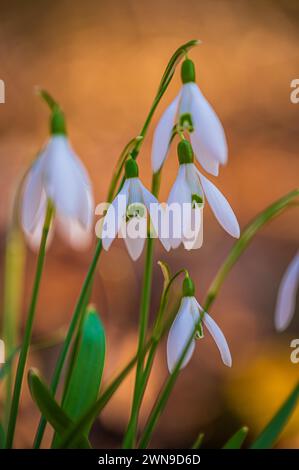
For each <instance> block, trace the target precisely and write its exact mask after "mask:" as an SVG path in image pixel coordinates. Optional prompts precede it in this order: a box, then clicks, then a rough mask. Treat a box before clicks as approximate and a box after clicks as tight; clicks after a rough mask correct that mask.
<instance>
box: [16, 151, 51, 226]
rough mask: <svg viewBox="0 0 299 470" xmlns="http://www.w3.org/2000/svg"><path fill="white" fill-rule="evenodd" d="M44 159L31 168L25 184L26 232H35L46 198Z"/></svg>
mask: <svg viewBox="0 0 299 470" xmlns="http://www.w3.org/2000/svg"><path fill="white" fill-rule="evenodd" d="M42 172H43V158H41V156H39V157H38V158H37V160H36V161H35V162H34V163H33V165H32V167H31V168H30V170H29V172H28V174H27V177H26V179H25V183H24V190H23V199H22V213H21V219H22V220H21V221H22V226H23V228H24V230H25V231H26V232H31V231H32V230H34V228H35V226H36V224H37V222H38V212H39V209H40V208H41V206H42V205H43V203H44V201H45V199H46V197H45V194H44V189H43V173H42Z"/></svg>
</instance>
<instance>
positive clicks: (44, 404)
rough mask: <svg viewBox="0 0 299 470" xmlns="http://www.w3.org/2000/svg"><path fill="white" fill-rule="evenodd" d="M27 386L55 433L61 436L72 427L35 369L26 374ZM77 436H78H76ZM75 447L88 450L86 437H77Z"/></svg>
mask: <svg viewBox="0 0 299 470" xmlns="http://www.w3.org/2000/svg"><path fill="white" fill-rule="evenodd" d="M28 384H29V389H30V393H31V396H32V398H33V400H34V401H35V403H36V404H37V406H38V408H39V409H40V411H41V412H42V414H43V415H44V416H45V417H46V419H47V421H48V422H49V423H50V424H51V426H53V428H54V429H55V431H56V432H57V433H59V434H62V433H63V432H64V431H65V429H67V428H68V427H69V426H71V425H72V420H71V419H70V418H69V417H68V416H67V414H66V413H65V412H64V411H63V410H62V409H61V408H60V406H59V405H58V403H57V402H56V401H55V400H54V398H53V397H52V395H51V393H50V392H49V390H48V388H47V387H46V385H45V384H44V383H43V381H42V380H41V378H40V376H39V373H38V371H37V370H36V369H30V370H29V372H28ZM77 436H78V435H77ZM75 444H76V445H75V446H74V447H78V448H90V444H89V442H88V439H87V438H86V437H83V436H82V435H81V437H77V438H76V440H75Z"/></svg>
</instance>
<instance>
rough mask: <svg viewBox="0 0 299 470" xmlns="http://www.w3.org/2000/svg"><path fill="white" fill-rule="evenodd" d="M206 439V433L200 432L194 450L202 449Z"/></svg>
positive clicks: (193, 446)
mask: <svg viewBox="0 0 299 470" xmlns="http://www.w3.org/2000/svg"><path fill="white" fill-rule="evenodd" d="M204 437H205V435H204V433H203V432H200V433H199V434H198V436H197V438H196V439H195V441H194V444H193V445H192V449H200V448H201V446H202V442H203V439H204Z"/></svg>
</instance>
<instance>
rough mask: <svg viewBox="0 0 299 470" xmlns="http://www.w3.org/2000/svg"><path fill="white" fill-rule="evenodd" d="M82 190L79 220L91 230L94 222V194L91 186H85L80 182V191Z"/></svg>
mask: <svg viewBox="0 0 299 470" xmlns="http://www.w3.org/2000/svg"><path fill="white" fill-rule="evenodd" d="M79 191H80V196H79V204H78V211H77V220H78V222H80V224H81V225H82V228H83V229H84V230H86V231H88V230H90V229H91V227H92V222H93V214H94V200H93V194H92V192H91V190H90V188H89V187H87V186H86V187H83V185H81V187H80V185H79V184H78V192H79Z"/></svg>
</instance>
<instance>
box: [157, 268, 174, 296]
mask: <svg viewBox="0 0 299 470" xmlns="http://www.w3.org/2000/svg"><path fill="white" fill-rule="evenodd" d="M158 265H159V266H160V268H161V271H162V274H163V277H164V287H163V290H165V289H166V287H167V285H168V284H169V281H170V278H171V271H170V267H169V266H168V264H167V263H164V262H163V261H158Z"/></svg>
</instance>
